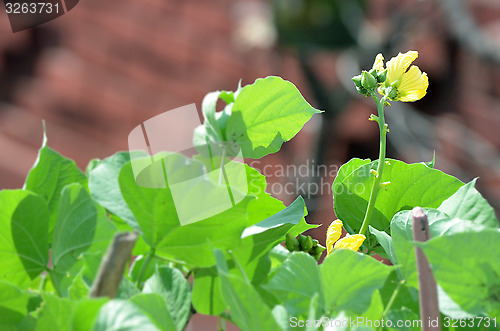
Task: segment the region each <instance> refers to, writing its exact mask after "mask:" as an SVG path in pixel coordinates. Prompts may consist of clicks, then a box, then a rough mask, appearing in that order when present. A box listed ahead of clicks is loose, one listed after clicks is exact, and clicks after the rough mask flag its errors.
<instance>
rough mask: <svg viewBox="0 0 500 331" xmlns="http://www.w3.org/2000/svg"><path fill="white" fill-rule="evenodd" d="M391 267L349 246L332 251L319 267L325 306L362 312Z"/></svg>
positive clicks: (336, 309)
mask: <svg viewBox="0 0 500 331" xmlns="http://www.w3.org/2000/svg"><path fill="white" fill-rule="evenodd" d="M392 269H393V268H392V267H390V266H386V265H384V264H382V263H380V262H378V261H376V260H374V259H372V258H370V257H369V256H366V255H362V254H359V253H356V252H352V251H350V250H336V251H334V252H333V253H332V254H330V255H329V256H328V257H327V258H326V259H325V261H324V262H323V264H322V265H321V267H320V270H321V276H322V281H323V290H324V295H325V304H326V307H327V309H330V310H333V311H336V312H340V311H343V310H349V311H352V312H354V313H358V314H361V313H363V312H364V311H366V309H367V308H368V307H369V306H370V302H371V297H372V295H373V293H374V292H375V290H377V289H379V288H381V287H382V285H383V284H384V282H385V279H386V278H387V276H388V275H389V273H390V272H391V271H392Z"/></svg>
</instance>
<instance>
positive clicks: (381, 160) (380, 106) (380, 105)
mask: <svg viewBox="0 0 500 331" xmlns="http://www.w3.org/2000/svg"><path fill="white" fill-rule="evenodd" d="M374 99H375V102H376V103H377V111H378V119H377V122H378V126H379V129H380V151H379V157H378V166H377V173H376V175H375V181H374V182H373V186H372V190H371V192H370V199H369V200H368V207H367V208H366V214H365V218H364V219H363V224H362V225H361V229H360V230H359V233H360V234H365V233H366V230H368V226H369V225H370V221H371V218H372V214H373V211H374V209H375V208H374V207H375V201H376V200H377V195H378V191H379V190H380V182H381V180H382V172H383V170H384V164H385V149H386V145H387V139H386V136H387V128H386V124H385V117H384V105H385V101H386V97H382V98H381V99H380V100H378V99H377V98H376V97H374Z"/></svg>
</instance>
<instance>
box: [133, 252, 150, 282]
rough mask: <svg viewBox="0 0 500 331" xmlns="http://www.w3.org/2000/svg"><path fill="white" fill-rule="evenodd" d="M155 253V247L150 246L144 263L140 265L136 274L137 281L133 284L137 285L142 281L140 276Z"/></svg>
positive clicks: (142, 275)
mask: <svg viewBox="0 0 500 331" xmlns="http://www.w3.org/2000/svg"><path fill="white" fill-rule="evenodd" d="M154 255H155V249H154V248H152V249H151V250H150V251H149V254H148V256H147V257H146V260H144V263H143V264H142V266H141V269H140V270H139V275H138V276H137V281H136V282H135V285H137V286H139V285H140V284H141V281H142V277H144V274H145V273H146V270H147V269H148V266H149V263H151V260H152V259H153V257H154Z"/></svg>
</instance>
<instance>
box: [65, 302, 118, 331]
mask: <svg viewBox="0 0 500 331" xmlns="http://www.w3.org/2000/svg"><path fill="white" fill-rule="evenodd" d="M108 301H109V299H108V298H95V299H88V298H85V299H81V300H80V301H78V303H77V304H76V307H75V310H74V313H73V319H72V329H71V330H72V331H89V330H92V327H93V326H94V324H95V321H96V319H97V315H98V314H99V310H100V309H101V308H102V306H104V305H105V304H106V303H107V302H108Z"/></svg>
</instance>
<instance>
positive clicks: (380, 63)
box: [372, 53, 384, 72]
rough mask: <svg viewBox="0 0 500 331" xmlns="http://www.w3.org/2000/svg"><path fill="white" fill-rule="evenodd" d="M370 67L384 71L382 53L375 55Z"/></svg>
mask: <svg viewBox="0 0 500 331" xmlns="http://www.w3.org/2000/svg"><path fill="white" fill-rule="evenodd" d="M372 69H376V70H377V71H378V72H381V71H384V56H383V55H382V53H378V54H377V56H376V57H375V62H373V67H372Z"/></svg>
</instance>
